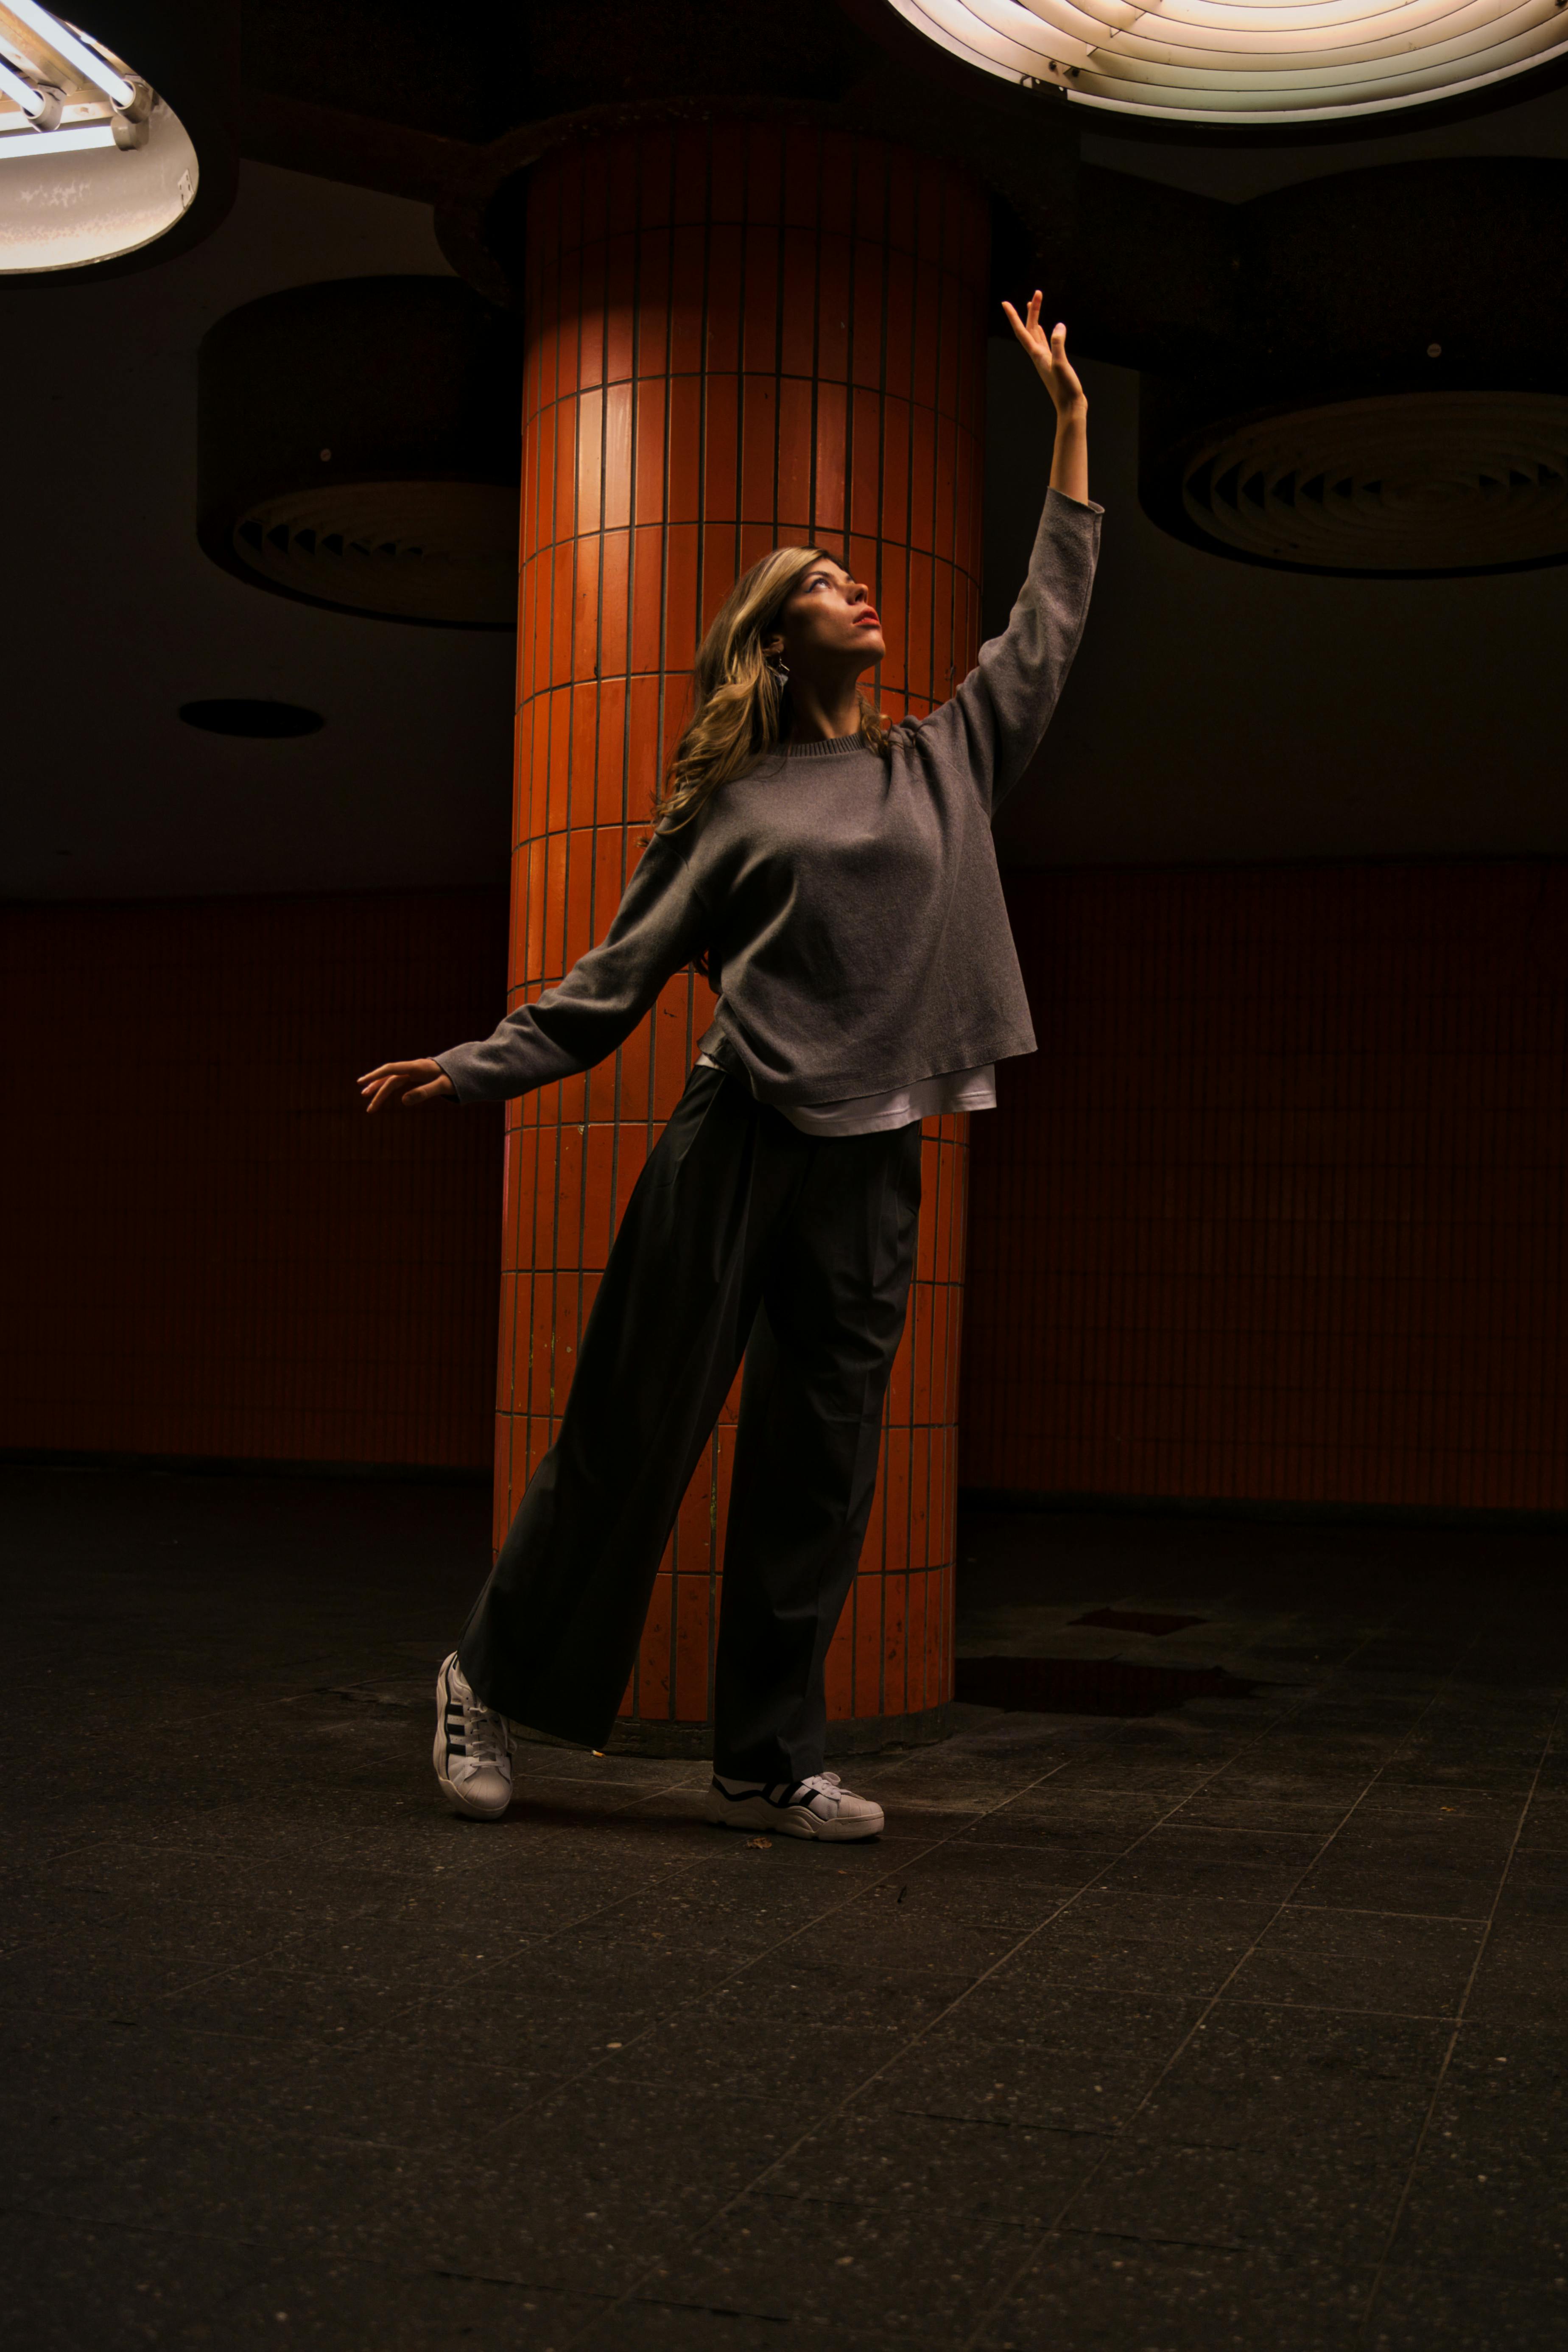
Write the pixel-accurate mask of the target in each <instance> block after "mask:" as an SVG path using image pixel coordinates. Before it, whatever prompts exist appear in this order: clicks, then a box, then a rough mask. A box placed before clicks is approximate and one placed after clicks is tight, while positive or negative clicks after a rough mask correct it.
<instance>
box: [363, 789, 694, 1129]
mask: <svg viewBox="0 0 1568 2352" xmlns="http://www.w3.org/2000/svg"><path fill="white" fill-rule="evenodd" d="M706 944H707V917H706V915H705V912H704V910H703V908H702V906H701V903H700V900H699V899H698V898H697V896H696V893H695V892H694V891H693V889H692V887H691V882H690V877H689V873H688V869H687V862H686V858H685V856H684V854H683V851H682V850H681V849H680V848H679V846H678V845H677V843H676V841H675V839H674V837H673V836H671V835H668V834H657V833H656V834H655V835H654V837H653V839H652V841H651V842H650V843H649V845H648V846H647V849H646V850H645V851H644V853H643V856H642V858H641V860H640V861H639V863H638V865H637V869H636V871H635V872H634V874H633V875H632V877H631V880H630V881H629V882H628V883H627V885H626V892H625V895H624V896H623V898H622V899H621V903H620V906H619V907H618V908H616V919H615V920H614V922H613V923H612V924H611V925H610V928H609V929H608V931H606V933H605V937H604V939H603V940H601V941H600V943H599V945H598V946H597V947H595V948H590V949H589V950H588V952H587V954H586V955H584V956H579V958H578V960H577V961H576V962H575V963H574V965H573V967H572V969H571V971H569V972H568V973H567V974H566V977H565V979H564V980H563V981H562V982H560V984H559V986H557V987H555V988H548V989H546V990H545V992H544V993H543V995H542V996H541V997H539V998H538V999H537V1000H536V1001H535V1002H534V1003H532V1004H520V1005H519V1006H518V1007H517V1009H516V1011H515V1012H512V1013H508V1014H507V1016H506V1018H505V1020H504V1021H502V1022H501V1023H500V1025H499V1027H497V1028H496V1029H495V1030H493V1031H492V1033H491V1034H490V1035H489V1036H488V1037H482V1038H478V1039H476V1040H475V1041H474V1042H473V1043H472V1044H470V1045H453V1046H449V1047H448V1048H447V1051H446V1052H445V1053H443V1054H437V1055H435V1056H434V1057H433V1058H432V1059H430V1060H428V1061H424V1062H384V1063H383V1064H382V1066H381V1067H380V1069H378V1070H371V1071H369V1072H367V1073H366V1075H365V1076H364V1077H363V1078H362V1079H361V1080H360V1091H361V1093H362V1095H363V1097H364V1098H365V1108H366V1109H367V1110H381V1109H385V1108H391V1106H392V1105H393V1104H394V1103H395V1102H403V1103H417V1102H427V1101H433V1100H435V1099H437V1097H440V1096H442V1095H455V1096H456V1097H457V1099H458V1101H459V1102H464V1103H467V1102H500V1101H504V1100H506V1099H507V1098H508V1097H510V1096H512V1095H522V1094H528V1093H529V1092H531V1089H532V1088H533V1087H542V1086H547V1085H548V1084H549V1082H550V1080H551V1079H552V1078H566V1077H571V1076H574V1073H575V1072H577V1071H578V1070H586V1069H591V1068H592V1067H593V1066H594V1064H595V1062H602V1061H603V1060H604V1059H605V1056H606V1055H609V1054H613V1053H614V1052H615V1050H616V1046H617V1045H622V1044H623V1043H624V1042H625V1040H626V1038H627V1037H629V1036H630V1035H631V1033H632V1031H633V1030H634V1029H635V1028H636V1027H637V1023H638V1022H639V1021H640V1020H641V1019H642V1017H643V1015H644V1013H647V1010H648V1008H649V1006H650V1005H651V1004H652V1003H653V1001H654V999H655V997H656V996H657V995H658V992H659V990H660V989H661V988H662V987H663V986H664V983H665V982H666V981H667V980H668V978H669V977H670V974H671V973H672V972H676V971H679V970H680V967H681V965H682V964H686V963H689V962H690V961H691V960H692V958H693V957H694V956H696V955H698V954H700V951H701V950H702V949H703V948H704V947H705V946H706Z"/></svg>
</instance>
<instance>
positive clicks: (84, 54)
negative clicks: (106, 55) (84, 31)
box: [5, 0, 136, 107]
mask: <svg viewBox="0 0 1568 2352" xmlns="http://www.w3.org/2000/svg"><path fill="white" fill-rule="evenodd" d="M5 5H6V7H7V8H8V9H9V10H10V12H11V14H12V16H19V17H20V18H21V20H22V22H23V24H24V25H30V26H32V28H33V30H34V32H35V33H37V35H38V36H39V37H40V38H41V39H43V40H46V41H47V43H48V45H49V47H50V48H51V49H53V50H54V51H55V53H56V54H57V56H58V57H62V58H64V59H65V61H66V63H67V65H68V66H74V67H75V68H76V70H77V72H78V73H79V74H80V76H81V78H82V79H83V81H89V82H91V84H92V86H93V88H94V89H100V90H101V91H102V92H103V94H104V96H105V98H107V99H108V100H110V102H111V103H112V104H113V105H115V106H120V107H125V106H130V105H132V103H133V102H134V100H135V97H136V92H135V91H134V90H133V89H132V87H131V84H130V83H129V82H128V81H127V80H126V79H125V77H124V75H123V74H121V73H116V72H115V70H114V68H113V67H112V66H111V65H108V64H106V63H105V62H104V60H103V58H100V56H99V54H98V52H97V50H96V49H89V47H88V46H87V43H86V42H85V41H81V40H79V39H78V38H77V37H76V35H75V34H74V33H73V32H72V31H71V29H70V27H69V26H68V25H62V24H61V22H60V20H59V18H58V16H50V14H49V12H48V10H47V8H40V7H39V5H38V0H5Z"/></svg>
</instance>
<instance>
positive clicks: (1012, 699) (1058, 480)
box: [915, 291, 1100, 813]
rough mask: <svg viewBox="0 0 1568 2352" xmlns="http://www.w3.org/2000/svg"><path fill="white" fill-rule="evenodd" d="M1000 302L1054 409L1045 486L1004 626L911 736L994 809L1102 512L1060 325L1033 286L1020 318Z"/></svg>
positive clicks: (1084, 584) (1024, 757) (1059, 672)
mask: <svg viewBox="0 0 1568 2352" xmlns="http://www.w3.org/2000/svg"><path fill="white" fill-rule="evenodd" d="M1002 308H1003V309H1004V310H1005V312H1006V313H1007V317H1008V320H1009V321H1010V323H1011V325H1012V329H1013V332H1014V333H1015V335H1016V337H1017V339H1018V341H1019V342H1020V343H1021V344H1022V345H1023V347H1024V349H1025V351H1026V352H1027V353H1028V355H1029V358H1030V360H1031V361H1032V362H1033V363H1034V367H1035V371H1036V373H1037V375H1038V376H1039V378H1040V381H1041V383H1043V384H1044V385H1045V387H1046V390H1047V393H1048V394H1050V398H1051V404H1052V406H1053V407H1054V409H1055V411H1056V445H1055V447H1054V450H1053V452H1052V457H1051V479H1050V488H1049V489H1048V490H1047V493H1046V504H1045V510H1044V512H1043V513H1042V515H1041V517H1040V522H1039V529H1038V530H1037V532H1036V534H1035V544H1034V549H1033V551H1032V553H1031V555H1030V557H1029V571H1028V576H1027V578H1026V580H1025V582H1024V584H1023V586H1022V588H1021V589H1020V590H1019V592H1018V598H1017V602H1016V604H1015V605H1014V607H1013V611H1012V614H1011V616H1010V617H1009V619H1008V623H1007V626H1006V629H1005V632H1004V634H1003V635H1001V636H999V637H991V638H989V639H987V641H986V643H985V644H984V645H983V646H981V648H980V656H979V659H978V660H977V661H976V663H975V666H974V667H973V669H972V670H971V671H970V673H969V676H968V677H966V678H965V679H964V681H963V685H962V686H961V687H960V688H958V691H957V692H956V694H954V696H953V697H952V700H951V701H950V702H944V703H943V704H942V708H941V709H939V710H933V711H932V713H931V717H930V718H929V719H926V720H924V721H923V722H922V724H921V727H920V729H919V730H918V732H917V735H916V739H915V740H916V742H917V744H918V745H921V746H923V747H925V748H926V749H927V750H928V751H930V752H931V753H932V754H934V755H935V756H937V757H939V758H941V759H942V761H943V762H944V763H946V762H949V761H955V760H956V761H962V762H963V765H964V766H965V767H966V768H967V770H968V772H969V773H970V774H971V775H972V777H973V781H974V784H975V787H976V789H977V790H978V791H979V793H980V794H981V796H982V798H983V799H984V802H985V803H986V804H987V805H988V806H989V808H990V809H991V810H992V811H993V813H994V811H995V810H996V809H997V808H999V807H1000V805H1001V803H1002V802H1003V801H1004V800H1005V798H1006V797H1007V794H1008V793H1010V792H1011V791H1012V790H1013V787H1014V786H1015V785H1016V783H1017V782H1018V780H1019V778H1020V777H1021V776H1022V774H1023V772H1024V771H1025V769H1026V767H1027V766H1028V764H1029V761H1031V760H1032V759H1033V757H1034V755H1035V753H1036V751H1037V750H1038V748H1039V743H1040V738H1041V737H1042V736H1043V735H1044V733H1045V731H1046V729H1047V726H1048V725H1049V723H1050V718H1051V713H1052V711H1053V710H1054V709H1056V705H1057V698H1058V695H1059V694H1060V693H1061V690H1062V687H1063V685H1064V684H1065V683H1066V679H1067V674H1068V670H1069V669H1070V668H1071V667H1072V661H1073V656H1074V655H1075V654H1076V653H1077V651H1078V644H1079V637H1080V636H1081V635H1082V634H1083V624H1084V619H1085V616H1086V614H1088V611H1089V590H1090V588H1091V587H1092V585H1093V583H1094V567H1095V562H1096V560H1097V558H1098V555H1099V552H1100V509H1099V508H1098V507H1096V506H1093V505H1091V504H1090V503H1089V402H1088V400H1087V399H1086V397H1085V395H1084V389H1083V386H1082V384H1081V383H1079V380H1078V376H1077V374H1076V373H1075V372H1074V370H1073V366H1072V363H1071V362H1070V361H1069V360H1068V355H1067V329H1066V328H1065V327H1063V326H1059V325H1058V326H1057V327H1055V328H1053V329H1052V331H1051V332H1050V333H1049V334H1048V335H1047V333H1046V332H1045V331H1044V329H1043V328H1042V327H1041V325H1040V297H1039V293H1038V291H1036V293H1035V294H1034V295H1033V296H1032V297H1031V299H1030V301H1029V307H1028V310H1027V312H1026V315H1025V316H1024V317H1023V318H1020V317H1019V316H1018V313H1017V312H1016V310H1014V308H1013V305H1012V304H1011V302H1004V304H1003V305H1002Z"/></svg>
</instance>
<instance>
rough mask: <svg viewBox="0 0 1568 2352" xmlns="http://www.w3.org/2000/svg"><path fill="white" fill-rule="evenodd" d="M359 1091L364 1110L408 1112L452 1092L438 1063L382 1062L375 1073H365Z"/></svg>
mask: <svg viewBox="0 0 1568 2352" xmlns="http://www.w3.org/2000/svg"><path fill="white" fill-rule="evenodd" d="M359 1090H360V1095H361V1097H362V1099H363V1103H364V1107H365V1108H366V1110H391V1109H392V1108H394V1106H395V1105H397V1106H400V1107H401V1108H403V1109H404V1110H411V1109H412V1108H414V1106H415V1105H416V1104H418V1105H419V1106H420V1107H421V1108H423V1107H424V1105H425V1104H426V1103H432V1102H439V1101H440V1099H441V1097H442V1096H443V1095H449V1094H452V1093H454V1092H455V1091H456V1089H455V1088H454V1087H453V1085H452V1081H451V1079H450V1078H449V1077H448V1076H447V1073H446V1071H445V1070H444V1069H443V1068H442V1067H441V1066H440V1064H439V1063H438V1062H383V1064H382V1065H381V1067H380V1068H379V1069H378V1070H367V1071H366V1072H365V1074H364V1076H363V1078H361V1079H360V1081H359Z"/></svg>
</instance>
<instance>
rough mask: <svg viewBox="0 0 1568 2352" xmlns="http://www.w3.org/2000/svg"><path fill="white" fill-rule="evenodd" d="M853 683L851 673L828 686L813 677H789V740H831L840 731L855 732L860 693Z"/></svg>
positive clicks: (815, 741) (856, 729) (848, 733)
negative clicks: (845, 678)
mask: <svg viewBox="0 0 1568 2352" xmlns="http://www.w3.org/2000/svg"><path fill="white" fill-rule="evenodd" d="M857 685H858V680H857V679H856V678H853V677H852V678H848V679H847V680H845V681H844V682H843V683H836V684H834V685H831V686H825V685H821V684H818V683H817V681H816V679H813V678H807V677H792V678H791V680H790V730H789V740H790V741H791V742H792V743H831V742H835V741H837V739H838V738H839V737H840V736H843V735H858V733H859V732H860V697H859V695H858V692H857V690H856V689H857Z"/></svg>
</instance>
